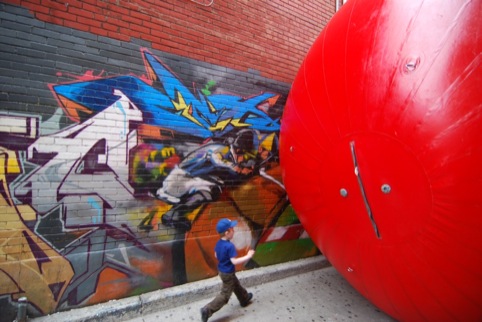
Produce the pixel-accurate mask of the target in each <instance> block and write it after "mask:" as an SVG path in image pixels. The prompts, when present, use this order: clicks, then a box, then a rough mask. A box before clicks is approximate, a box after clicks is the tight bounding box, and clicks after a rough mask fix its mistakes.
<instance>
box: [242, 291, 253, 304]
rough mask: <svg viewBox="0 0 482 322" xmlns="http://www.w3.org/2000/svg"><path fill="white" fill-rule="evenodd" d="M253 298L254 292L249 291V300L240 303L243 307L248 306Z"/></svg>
mask: <svg viewBox="0 0 482 322" xmlns="http://www.w3.org/2000/svg"><path fill="white" fill-rule="evenodd" d="M252 298H253V293H248V300H247V301H246V302H244V303H240V304H241V306H242V307H245V306H248V305H249V303H250V302H251V299H252Z"/></svg>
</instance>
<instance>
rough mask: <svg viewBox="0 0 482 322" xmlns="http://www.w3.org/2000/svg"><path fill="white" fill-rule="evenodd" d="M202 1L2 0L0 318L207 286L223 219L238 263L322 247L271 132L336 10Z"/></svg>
mask: <svg viewBox="0 0 482 322" xmlns="http://www.w3.org/2000/svg"><path fill="white" fill-rule="evenodd" d="M200 1H201V0H200ZM210 3H211V1H207V0H205V2H204V5H203V3H196V2H193V1H190V0H178V1H174V0H167V1H130V2H126V1H115V2H114V1H112V2H110V1H64V2H57V1H4V2H2V3H1V4H0V80H1V82H0V84H1V89H0V132H1V133H0V161H1V165H2V167H0V168H1V171H0V176H1V189H2V190H1V191H2V194H1V199H0V200H1V203H0V240H1V245H2V246H0V250H1V251H0V268H1V269H0V282H1V283H0V284H1V285H2V286H1V290H2V292H0V309H1V311H2V313H3V312H5V314H3V315H2V317H0V320H2V321H3V320H5V321H11V320H12V319H13V318H14V317H15V311H16V306H17V301H18V299H19V298H20V297H23V296H26V297H27V298H28V301H29V306H28V312H29V315H30V316H38V315H44V314H48V313H52V312H56V311H60V310H65V309H70V308H74V307H81V306H88V305H92V304H95V303H99V302H103V301H107V300H110V299H118V298H122V297H127V296H131V295H134V294H139V293H140V292H141V293H142V292H148V291H151V290H155V289H160V288H165V287H170V286H174V285H178V284H182V283H188V282H191V281H195V280H200V279H204V278H207V277H211V276H214V275H215V274H216V264H215V259H214V258H213V256H212V248H213V246H214V243H215V242H216V240H217V239H218V238H219V236H218V235H217V233H216V231H215V225H216V222H217V221H218V220H219V218H222V217H227V218H230V219H233V220H238V226H237V232H236V237H235V240H234V241H233V242H234V243H235V245H236V247H237V249H238V252H239V253H240V254H244V252H245V251H246V250H247V249H248V248H250V247H252V248H255V249H256V255H255V257H254V258H253V260H252V261H250V262H249V263H247V265H246V266H243V267H238V269H248V268H256V267H259V266H265V265H270V264H274V263H279V262H284V261H288V260H293V259H297V258H302V257H306V256H313V255H315V254H317V253H318V251H317V249H316V247H315V246H314V245H313V243H312V242H311V240H310V239H309V237H308V236H307V235H306V233H305V232H304V229H303V227H302V226H301V225H300V223H299V221H298V219H297V217H296V215H295V214H294V212H293V210H292V208H291V206H290V204H289V200H288V198H287V196H286V192H285V190H284V187H283V185H282V182H281V173H280V168H279V160H278V154H277V151H278V144H279V142H278V133H279V124H280V118H281V116H282V111H283V107H284V103H285V101H286V97H287V95H288V92H289V89H290V83H291V81H292V80H293V78H294V76H295V74H296V72H297V69H298V67H299V65H300V64H301V61H302V59H303V57H304V55H305V54H306V52H307V51H308V50H309V47H310V45H311V43H312V42H313V41H314V39H315V38H316V36H317V35H318V34H319V32H320V31H321V29H322V28H323V26H324V25H325V23H326V22H327V21H328V19H329V18H330V17H331V15H332V14H333V12H334V10H335V3H334V2H333V3H331V2H323V1H311V2H308V1H218V0H214V1H213V3H212V5H208V4H210ZM236 149H238V151H237V153H236V154H233V153H232V151H234V150H236Z"/></svg>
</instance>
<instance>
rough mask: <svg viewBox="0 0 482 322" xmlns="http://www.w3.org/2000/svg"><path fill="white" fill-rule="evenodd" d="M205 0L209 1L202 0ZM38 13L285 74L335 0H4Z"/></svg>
mask: <svg viewBox="0 0 482 322" xmlns="http://www.w3.org/2000/svg"><path fill="white" fill-rule="evenodd" d="M204 1H205V3H209V2H208V1H207V0H204ZM6 2H8V3H12V4H18V5H21V6H24V7H26V8H28V9H29V10H31V12H32V13H34V14H35V17H36V18H37V19H39V20H41V21H45V22H50V23H53V24H58V25H62V26H66V27H70V28H73V29H77V30H82V31H88V32H90V33H93V34H96V35H103V36H106V37H110V38H113V39H118V40H122V41H130V40H131V38H139V39H142V40H146V41H149V42H151V43H152V48H153V49H159V50H162V51H166V52H169V53H173V54H177V55H180V56H183V57H188V58H193V59H196V60H200V61H204V62H208V63H213V64H217V65H222V66H225V67H228V68H233V69H236V70H240V71H247V70H248V69H254V70H257V71H259V72H260V74H261V76H264V77H268V78H271V79H274V80H278V81H282V82H288V83H289V82H291V81H292V80H293V78H294V76H295V74H296V72H297V70H298V67H299V65H300V64H301V61H302V60H303V58H304V55H305V54H306V52H307V51H308V49H309V48H310V46H311V44H312V43H313V41H314V40H315V38H316V37H317V36H318V34H319V33H320V31H321V30H322V28H323V26H324V25H325V24H326V23H327V21H328V20H329V19H330V17H331V16H332V15H333V14H334V11H335V1H305V0H270V1H260V0H255V1H248V0H244V1H239V0H214V1H213V3H212V5H211V6H203V5H201V4H198V3H196V2H194V1H191V0H163V1H153V0H147V1H144V0H133V1H124V0H118V1H100V0H85V1H80V0H68V1H62V2H59V1H51V0H27V1H20V0H7V1H6Z"/></svg>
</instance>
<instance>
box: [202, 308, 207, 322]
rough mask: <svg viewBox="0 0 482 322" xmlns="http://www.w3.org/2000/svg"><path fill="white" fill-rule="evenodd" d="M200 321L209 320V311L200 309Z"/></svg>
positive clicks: (205, 321)
mask: <svg viewBox="0 0 482 322" xmlns="http://www.w3.org/2000/svg"><path fill="white" fill-rule="evenodd" d="M201 319H202V321H203V322H207V321H208V319H209V311H208V309H206V308H205V307H203V308H202V309H201Z"/></svg>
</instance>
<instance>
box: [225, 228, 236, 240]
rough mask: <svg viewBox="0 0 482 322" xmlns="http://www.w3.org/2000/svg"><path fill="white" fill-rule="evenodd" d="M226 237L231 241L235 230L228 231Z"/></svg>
mask: <svg viewBox="0 0 482 322" xmlns="http://www.w3.org/2000/svg"><path fill="white" fill-rule="evenodd" d="M224 236H226V238H227V239H228V240H229V239H231V238H233V236H234V228H229V229H228V230H226V232H225V233H224Z"/></svg>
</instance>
